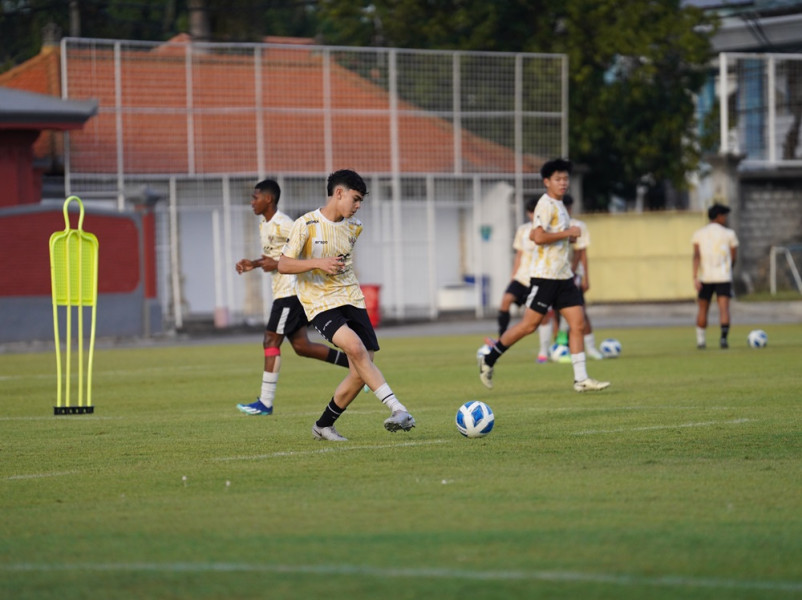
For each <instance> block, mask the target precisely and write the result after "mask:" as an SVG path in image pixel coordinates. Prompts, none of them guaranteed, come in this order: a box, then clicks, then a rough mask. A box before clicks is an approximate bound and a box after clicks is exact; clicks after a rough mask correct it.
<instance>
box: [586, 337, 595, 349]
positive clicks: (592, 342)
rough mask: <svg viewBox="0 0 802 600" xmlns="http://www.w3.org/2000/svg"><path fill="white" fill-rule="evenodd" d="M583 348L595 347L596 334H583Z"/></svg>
mask: <svg viewBox="0 0 802 600" xmlns="http://www.w3.org/2000/svg"><path fill="white" fill-rule="evenodd" d="M585 348H593V349H594V350H595V349H596V336H595V335H594V334H592V333H589V334H587V335H586V336H585Z"/></svg>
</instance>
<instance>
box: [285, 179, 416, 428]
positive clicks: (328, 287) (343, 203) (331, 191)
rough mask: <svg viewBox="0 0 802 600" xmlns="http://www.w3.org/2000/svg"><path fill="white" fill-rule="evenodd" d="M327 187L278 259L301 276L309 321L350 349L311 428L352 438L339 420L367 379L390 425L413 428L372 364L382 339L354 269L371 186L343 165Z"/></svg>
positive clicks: (299, 284) (300, 293)
mask: <svg viewBox="0 0 802 600" xmlns="http://www.w3.org/2000/svg"><path fill="white" fill-rule="evenodd" d="M326 192H327V194H328V199H327V201H326V205H325V206H324V207H323V208H319V209H317V210H314V211H312V212H309V213H306V214H305V215H303V216H302V217H300V218H298V219H297V220H296V221H295V223H294V224H293V226H292V231H291V232H290V236H289V240H288V241H287V244H286V245H285V246H284V249H283V250H282V253H281V258H280V259H279V262H278V270H279V272H280V273H286V274H295V275H297V282H296V290H297V293H298V298H299V300H300V301H301V304H302V305H303V307H304V310H305V311H306V315H307V317H308V318H309V320H310V322H311V323H312V324H313V325H314V326H315V327H316V328H317V330H318V331H319V332H320V334H321V335H322V336H323V337H324V338H326V339H327V340H328V341H330V342H332V343H333V344H335V345H336V346H337V347H339V348H341V349H342V351H343V352H345V354H346V355H347V356H348V361H349V363H350V367H349V372H348V375H347V376H346V377H345V379H343V380H342V382H341V383H340V385H338V386H337V389H336V390H335V392H334V396H332V398H331V400H330V401H329V404H328V406H327V407H326V409H325V410H324V411H323V414H322V415H321V416H320V418H319V419H318V420H317V422H316V423H315V424H314V426H313V427H312V435H313V436H314V437H315V439H318V440H328V441H333V442H343V441H347V440H346V438H345V437H343V436H342V435H340V433H339V432H338V431H337V430H336V429H335V428H334V422H335V421H336V420H337V419H338V418H339V417H340V415H342V413H343V412H344V411H345V409H346V408H347V407H348V405H349V404H350V403H351V401H352V400H353V399H354V398H355V397H356V396H357V394H358V393H359V391H360V390H361V389H362V386H363V385H365V384H367V386H368V387H369V388H370V389H371V390H372V391H373V393H374V394H375V395H376V397H377V398H378V399H379V400H380V401H381V402H383V403H384V404H385V405H386V406H387V407H388V408H389V409H390V413H391V414H390V417H389V418H387V419H386V420H385V421H384V427H385V429H387V430H388V431H398V430H399V429H401V430H403V431H409V430H410V429H412V428H413V427H415V419H414V418H412V415H410V414H409V412H408V411H407V409H406V408H405V407H404V405H403V404H401V402H399V401H398V399H397V398H396V397H395V394H394V393H393V391H392V390H391V389H390V386H389V385H387V382H386V381H385V379H384V375H382V373H381V371H380V370H379V368H378V367H377V366H376V365H375V364H374V363H373V353H374V352H376V351H377V350H378V349H379V342H378V340H377V339H376V332H375V331H374V330H373V325H371V323H370V319H369V318H368V312H367V310H366V308H365V297H364V296H363V295H362V290H361V289H360V287H359V281H357V278H356V275H355V273H354V268H353V251H354V245H355V244H356V240H357V238H359V234H360V233H362V223H361V222H360V221H359V220H358V219H355V218H354V215H355V214H356V212H357V211H358V210H359V208H360V206H361V205H362V201H363V199H364V197H365V195H366V194H367V193H368V192H367V187H366V186H365V182H364V180H363V179H362V177H360V176H359V174H358V173H356V172H354V171H350V170H341V171H336V172H334V173H332V174H331V175H329V178H328V181H327V183H326Z"/></svg>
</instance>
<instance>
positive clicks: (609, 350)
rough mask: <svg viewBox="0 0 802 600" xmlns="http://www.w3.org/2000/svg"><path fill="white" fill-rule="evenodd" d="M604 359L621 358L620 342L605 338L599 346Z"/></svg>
mask: <svg viewBox="0 0 802 600" xmlns="http://www.w3.org/2000/svg"><path fill="white" fill-rule="evenodd" d="M599 350H601V353H602V355H603V356H604V358H618V357H619V356H621V342H619V341H618V340H616V339H613V338H607V339H606V340H604V341H603V342H602V343H601V344H600V345H599Z"/></svg>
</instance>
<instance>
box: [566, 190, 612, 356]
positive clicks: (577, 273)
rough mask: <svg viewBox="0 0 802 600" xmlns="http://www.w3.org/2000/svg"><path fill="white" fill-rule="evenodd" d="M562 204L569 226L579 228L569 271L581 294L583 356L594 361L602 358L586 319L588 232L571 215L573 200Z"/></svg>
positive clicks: (589, 323)
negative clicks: (572, 273)
mask: <svg viewBox="0 0 802 600" xmlns="http://www.w3.org/2000/svg"><path fill="white" fill-rule="evenodd" d="M563 204H564V205H565V209H566V210H567V211H568V216H569V217H571V225H576V226H577V227H579V230H580V231H581V233H580V234H579V236H578V237H577V238H576V241H575V242H574V243H573V244H572V247H571V251H572V254H571V270H572V271H573V272H574V282H575V283H576V286H577V287H578V288H579V291H580V292H581V293H582V310H583V312H584V316H585V330H584V331H583V334H584V337H585V354H587V355H588V356H590V357H591V358H595V359H596V360H600V359H602V358H603V356H602V353H601V352H599V350H598V349H597V348H596V336H595V334H594V333H593V325H592V324H591V322H590V317H588V311H587V306H586V305H585V293H586V292H587V291H588V290H589V289H590V266H589V264H588V247H589V246H590V231H589V230H588V226H587V225H586V224H585V222H584V221H580V220H579V219H575V218H574V215H573V206H574V198H573V197H572V196H571V194H565V196H563Z"/></svg>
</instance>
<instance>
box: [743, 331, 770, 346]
mask: <svg viewBox="0 0 802 600" xmlns="http://www.w3.org/2000/svg"><path fill="white" fill-rule="evenodd" d="M746 341H747V342H749V347H750V348H765V347H766V344H768V343H769V336H768V335H766V332H765V331H763V330H762V329H755V330H753V331H750V332H749V336H748V337H747V338H746Z"/></svg>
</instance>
